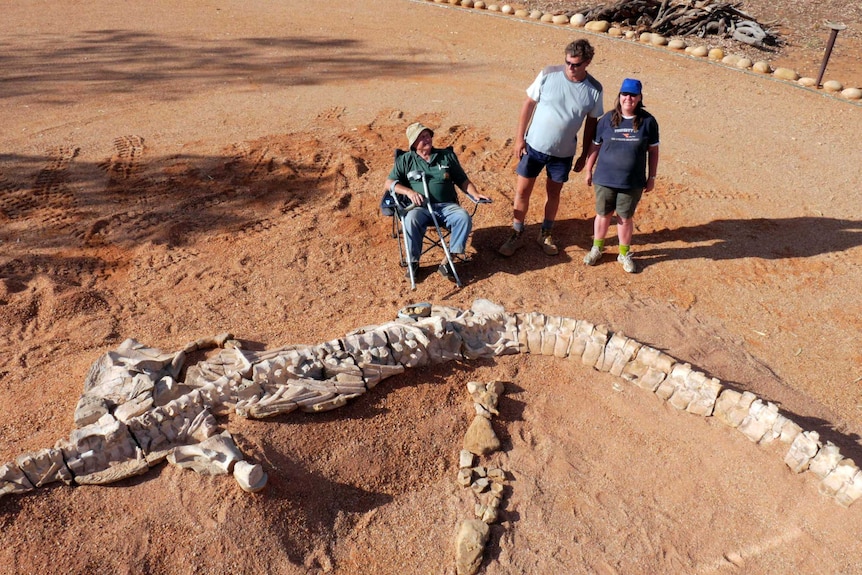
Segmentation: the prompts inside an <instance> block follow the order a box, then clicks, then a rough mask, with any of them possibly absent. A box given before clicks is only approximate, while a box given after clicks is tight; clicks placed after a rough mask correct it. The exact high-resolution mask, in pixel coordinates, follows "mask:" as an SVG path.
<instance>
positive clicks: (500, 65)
mask: <svg viewBox="0 0 862 575" xmlns="http://www.w3.org/2000/svg"><path fill="white" fill-rule="evenodd" d="M0 30H2V33H3V34H2V37H3V40H2V41H3V44H4V47H5V50H3V54H4V56H3V57H2V58H3V62H4V65H3V67H2V69H0V74H2V84H0V92H2V98H0V118H2V119H3V132H2V136H0V138H2V147H0V280H2V281H0V326H2V329H0V349H2V350H3V352H2V353H0V413H2V417H0V462H5V461H11V460H13V459H14V458H15V457H16V456H18V455H20V454H22V453H25V452H28V451H35V450H37V449H41V448H44V447H50V446H52V445H54V443H55V442H56V441H57V440H58V439H60V438H63V437H67V436H68V434H69V432H70V431H71V429H72V414H73V411H74V407H75V404H76V402H77V398H78V396H79V394H80V393H81V390H82V384H83V381H84V377H85V375H86V373H87V370H88V368H89V366H90V365H91V364H92V363H93V362H94V361H95V360H96V359H97V358H98V357H99V356H100V355H101V354H103V353H104V352H106V351H108V350H110V349H113V348H114V347H116V346H117V345H119V343H120V342H121V341H122V340H123V339H125V338H127V337H134V338H136V339H138V340H139V341H141V342H144V343H146V344H149V345H153V346H157V347H160V348H162V349H164V350H166V351H173V350H176V349H179V348H181V347H183V346H184V345H185V344H186V343H187V342H190V341H193V340H196V339H198V338H200V337H203V336H208V335H214V334H217V333H220V332H223V331H231V332H232V333H233V334H234V335H235V336H236V337H237V338H239V339H241V340H243V341H244V342H245V343H246V345H247V346H248V347H251V348H257V349H261V348H273V347H278V346H282V345H286V344H300V343H311V344H315V343H320V342H323V341H327V340H330V339H332V338H335V337H338V336H341V335H344V334H345V333H346V332H348V331H350V330H352V329H354V328H357V327H360V326H363V325H369V324H379V323H383V322H385V321H387V320H389V319H391V318H393V317H394V315H395V313H396V311H397V310H398V309H399V308H400V307H402V306H403V305H406V304H408V303H410V302H415V301H430V302H434V303H438V304H444V305H450V306H455V307H461V308H466V307H469V306H470V304H471V303H472V301H473V300H474V299H476V298H488V299H490V300H492V301H495V302H498V303H500V304H502V305H504V306H505V307H506V309H507V310H509V311H511V312H526V311H542V312H546V313H549V314H557V315H563V316H568V317H574V318H581V319H586V320H589V321H591V322H594V323H601V324H604V325H607V326H608V327H609V329H611V330H613V331H622V332H624V333H625V334H627V335H629V336H630V337H633V338H635V339H637V340H638V341H640V342H643V343H646V344H649V345H651V346H654V347H657V348H660V349H663V350H665V351H666V352H667V353H669V354H670V355H672V356H674V357H675V358H678V359H679V360H680V361H685V362H689V363H691V364H692V365H694V366H696V367H698V368H699V369H701V370H704V371H705V372H707V373H708V374H710V375H711V376H714V377H718V378H719V379H721V380H722V382H724V384H725V385H727V386H729V387H732V388H735V389H740V390H751V391H753V392H754V393H756V394H757V395H758V396H760V397H762V398H764V399H766V400H769V401H773V402H776V403H779V404H780V405H781V409H782V412H783V413H785V414H787V415H788V416H789V417H791V418H792V419H794V420H795V421H797V422H798V423H799V424H800V425H802V427H803V428H805V429H807V430H816V431H818V432H819V433H820V434H821V436H822V437H823V438H824V440H831V441H833V442H835V443H837V444H838V445H840V446H841V449H842V452H843V453H844V454H845V455H846V456H847V457H850V458H852V459H854V460H855V461H856V462H857V463H862V446H860V444H859V434H860V430H862V411H860V407H862V394H860V377H862V368H860V364H862V350H860V345H859V339H858V335H859V332H860V328H862V319H860V318H862V313H860V312H862V306H860V304H859V301H858V298H857V293H858V288H859V285H860V281H862V248H860V244H862V234H860V231H862V224H860V221H859V214H860V213H862V197H860V195H859V190H860V189H862V176H860V170H859V165H860V159H862V157H860V153H859V134H860V133H862V109H860V106H859V105H858V104H853V103H850V102H847V101H844V100H841V99H838V98H834V97H830V96H828V95H824V94H822V93H820V92H816V91H811V90H805V89H801V88H799V87H796V86H794V85H792V84H790V83H787V82H780V81H776V80H773V79H771V78H769V77H765V76H760V75H756V74H751V73H745V72H740V71H737V70H733V69H729V68H727V67H723V66H720V65H716V64H712V63H709V62H706V61H703V60H696V59H693V58H688V57H685V56H681V55H678V54H673V53H670V52H669V51H667V50H663V49H654V48H650V47H645V46H642V45H639V44H637V43H632V42H626V41H621V40H612V39H610V38H607V37H602V36H593V35H591V36H589V39H590V41H591V42H593V43H594V45H595V47H596V50H597V55H596V58H595V60H594V62H593V64H592V66H591V68H590V70H591V72H592V73H593V74H594V75H595V76H596V77H597V78H598V79H599V80H600V81H602V82H603V83H604V85H605V86H606V88H607V92H608V97H607V98H606V104H607V103H608V102H609V101H610V94H612V93H613V92H614V90H615V87H616V86H618V85H619V82H620V81H621V79H622V78H625V77H628V76H637V77H639V78H641V79H643V81H644V85H645V101H646V104H647V107H648V108H649V109H650V110H651V111H652V112H653V113H654V114H655V115H656V117H657V118H658V120H659V122H660V124H661V130H662V143H661V153H662V159H661V165H660V168H659V181H658V186H657V188H656V190H655V191H654V192H653V193H651V194H649V195H648V196H647V197H646V198H645V199H644V201H643V203H642V205H641V208H639V212H638V215H637V218H636V232H635V239H634V244H635V247H634V250H635V256H636V259H637V261H638V262H639V263H640V265H641V268H642V271H641V272H640V273H638V274H635V275H627V274H625V273H623V272H622V270H621V269H620V267H619V265H618V264H617V263H616V262H615V261H614V258H612V257H607V258H606V261H605V262H603V263H602V264H601V265H599V266H597V267H595V268H586V267H585V266H584V265H583V264H582V263H581V259H582V257H583V254H584V252H585V250H586V249H587V248H588V247H589V245H590V235H591V230H592V216H593V213H594V212H593V200H592V192H591V190H590V189H588V188H587V187H586V186H585V185H584V184H583V180H582V177H581V175H579V174H574V175H573V178H572V180H571V181H570V183H569V184H567V185H566V188H565V191H564V201H563V205H562V207H561V210H560V213H559V220H558V225H557V227H556V237H557V239H558V242H559V244H560V247H561V254H560V255H559V256H557V257H555V258H549V257H547V256H544V255H543V254H542V253H541V250H540V249H539V246H538V245H537V244H535V243H532V242H531V243H530V244H529V245H528V246H527V247H526V248H524V249H523V250H522V251H521V252H519V253H518V254H517V255H516V256H515V257H513V258H511V259H503V258H500V257H499V256H497V255H496V254H495V248H496V247H497V246H498V245H499V243H500V242H502V241H503V239H504V238H505V237H506V235H507V232H508V230H509V223H510V218H511V201H512V193H513V185H514V162H513V159H512V137H513V133H514V130H515V124H516V119H517V111H518V109H519V107H520V104H521V102H522V100H523V97H524V89H525V88H526V86H527V85H528V84H529V83H530V81H532V79H533V77H534V76H535V74H536V72H537V71H538V70H539V69H540V68H541V67H542V66H544V65H545V64H549V63H555V62H559V61H561V60H562V50H563V47H564V46H565V45H566V44H567V43H568V42H570V41H571V40H572V39H574V38H578V37H581V36H583V32H579V31H577V30H572V29H570V28H568V27H558V26H551V25H540V24H537V23H535V22H523V21H517V20H514V19H512V18H506V17H502V16H500V15H496V16H495V15H492V14H489V13H487V12H477V11H469V10H464V9H460V8H452V7H449V6H440V5H435V4H433V3H428V2H410V1H406V0H364V1H363V2H355V3H354V4H352V5H351V6H350V9H349V10H344V11H343V12H338V11H335V10H325V9H324V8H323V7H322V6H320V5H314V4H309V3H304V2H297V1H294V0H282V1H281V2H260V1H248V2H235V1H224V2H200V1H197V0H192V1H188V2H183V3H176V2H166V1H163V0H156V1H154V2H146V3H121V4H118V3H116V2H106V1H103V0H92V1H89V2H78V1H75V2H63V3H60V2H55V1H53V0H47V1H43V2H36V3H33V2H29V3H13V4H12V5H10V6H7V7H5V8H4V15H3V18H2V21H0ZM848 39H852V36H848ZM842 49H843V48H842ZM844 54H845V56H844V57H842V58H839V59H838V60H837V61H834V62H833V64H830V70H832V69H833V68H832V66H833V65H834V66H836V68H835V70H836V74H835V76H834V77H836V78H837V79H840V80H843V81H844V82H845V83H848V85H852V83H853V82H855V84H856V85H859V84H860V83H862V82H860V81H859V76H852V75H853V74H855V73H856V72H854V71H855V70H858V69H859V68H858V62H857V61H852V58H851V57H850V56H847V55H846V52H844ZM856 54H857V56H858V52H857V53H856ZM817 58H818V54H817V52H816V50H814V51H812V52H811V53H810V54H809V60H813V61H817ZM845 71H846V77H840V76H839V73H841V72H845ZM815 72H816V70H813V71H812V72H806V75H809V74H812V73H815ZM854 78H856V80H854ZM414 120H421V121H423V122H425V123H427V124H428V125H430V126H434V127H435V128H436V132H437V133H436V143H437V144H438V145H453V146H455V148H456V150H457V151H458V153H459V156H460V157H461V160H462V162H463V164H464V165H465V167H466V168H467V171H468V172H469V173H470V175H471V177H472V178H473V179H474V181H475V182H476V183H477V184H478V186H479V187H480V189H481V190H482V191H484V192H485V193H487V194H488V195H490V196H492V197H493V198H494V200H495V203H493V204H491V205H490V206H483V207H482V209H481V210H480V212H479V213H478V214H477V216H476V220H475V221H476V229H475V233H474V236H473V242H472V248H473V251H475V256H474V258H473V261H472V262H470V263H469V264H467V265H465V266H463V267H462V273H463V275H464V279H465V280H466V281H467V282H468V283H467V285H466V287H464V288H463V289H456V288H455V287H454V286H453V285H452V284H450V283H448V282H447V281H445V280H444V279H443V278H441V277H440V276H438V275H437V274H436V273H433V269H434V267H435V266H436V264H437V260H436V259H435V258H428V259H426V260H424V261H423V266H424V267H423V272H422V274H421V282H420V283H419V285H418V288H417V290H416V291H411V290H410V288H409V284H408V283H407V282H406V280H405V279H404V277H403V274H402V272H401V270H400V269H399V268H398V266H397V263H396V261H397V260H396V258H397V248H396V245H395V243H394V240H392V239H391V238H390V237H389V235H388V232H389V222H388V220H386V219H384V218H383V217H381V216H380V215H379V212H378V200H379V196H380V193H381V185H382V182H383V180H384V179H385V177H386V175H387V173H388V171H389V169H390V167H391V161H392V150H393V149H394V148H396V147H398V146H403V145H404V141H403V140H404V137H403V134H404V128H405V127H406V125H407V124H408V123H410V122H412V121H414ZM541 186H542V182H541V181H540V183H539V187H538V188H537V193H536V200H535V202H534V204H533V206H532V208H531V212H530V222H529V224H530V226H529V228H528V235H530V236H535V235H536V234H537V224H538V222H539V220H540V212H541V206H542V198H543V192H542V187H541ZM615 243H616V242H615V241H609V244H610V245H609V251H610V252H611V253H615V247H616V246H615ZM493 379H497V380H502V381H505V382H507V385H508V387H509V390H510V392H509V394H508V395H507V396H505V397H504V398H503V400H502V401H501V405H500V408H501V415H500V417H499V418H497V419H496V420H495V422H494V424H495V427H496V429H497V432H498V434H499V436H500V437H501V439H502V440H503V444H504V449H503V451H502V452H500V453H498V454H497V455H496V456H495V457H494V458H493V463H495V464H497V465H500V466H501V467H503V468H504V469H505V470H506V471H507V472H508V474H509V476H510V478H511V481H510V483H509V490H508V492H507V496H506V499H505V500H504V504H503V509H502V513H501V521H500V522H499V524H496V525H494V526H493V529H492V532H491V540H490V542H489V544H488V547H487V549H486V553H485V559H484V562H483V565H482V568H481V569H482V572H483V573H487V574H504V573H505V574H515V573H518V574H521V573H530V574H559V573H600V574H611V573H620V574H632V573H699V574H712V573H746V574H749V573H751V574H758V573H764V574H766V573H791V572H796V573H807V574H808V573H824V574H825V573H829V574H834V573H848V574H849V573H860V572H862V568H860V567H859V565H858V562H859V557H860V543H859V542H860V540H862V504H859V503H857V504H856V505H854V506H852V507H850V508H849V509H844V508H841V507H840V506H838V505H837V504H835V503H834V502H833V501H832V500H831V499H828V498H826V497H824V496H821V495H820V494H819V493H818V490H817V481H816V480H815V478H813V477H811V476H810V474H801V475H794V474H793V473H792V472H790V471H789V469H788V468H787V467H786V466H785V464H784V463H783V461H782V459H783V455H784V452H785V451H786V446H785V445H783V444H780V445H768V446H761V445H755V444H752V443H751V442H750V441H749V440H748V439H746V438H745V437H744V436H743V435H742V434H740V433H739V432H737V431H735V430H732V429H729V428H727V427H725V426H724V425H722V424H720V423H719V422H717V421H714V420H712V419H711V418H701V417H698V416H693V415H689V414H687V413H682V412H679V411H677V410H675V409H674V408H673V407H671V406H669V405H667V404H665V403H663V402H661V401H659V400H658V399H657V398H656V397H654V396H652V395H650V394H649V393H647V392H645V391H643V390H641V389H639V388H636V387H632V386H630V385H628V384H623V385H619V383H620V381H619V380H617V379H616V378H613V377H612V376H609V375H607V374H600V373H598V372H595V371H593V370H591V369H588V368H585V367H583V366H581V365H579V364H576V363H574V362H569V361H564V360H555V359H553V358H547V357H536V356H532V357H531V356H527V355H521V356H508V357H504V358H500V359H498V360H496V361H480V362H472V363H466V362H464V363H454V364H446V365H442V366H438V367H434V368H427V369H417V370H413V371H410V372H408V373H406V374H404V375H403V376H399V377H395V378H391V379H389V380H386V381H385V382H383V383H382V384H381V385H379V386H378V387H376V388H375V389H373V390H372V391H370V392H369V393H367V394H366V395H365V396H363V397H361V398H358V399H356V400H354V401H353V402H352V403H350V404H349V405H348V406H346V407H344V408H341V409H338V410H335V411H332V412H327V413H325V414H319V415H308V414H297V413H293V414H289V415H286V416H283V417H277V418H274V419H272V420H267V421H248V420H244V419H242V418H240V417H237V416H230V417H223V418H222V419H221V420H220V423H221V424H222V425H223V426H224V427H225V428H226V429H228V430H230V432H231V433H232V434H233V435H234V437H235V438H236V441H237V443H238V445H239V446H240V448H241V449H242V450H243V451H244V453H246V454H247V455H248V458H249V459H250V460H251V461H255V462H259V463H261V464H263V466H264V467H265V469H266V471H267V472H268V474H269V478H270V479H269V484H268V486H267V488H266V489H265V490H264V491H263V492H261V493H259V494H256V495H248V494H246V493H244V492H242V491H240V489H239V488H238V487H237V485H236V484H235V482H234V481H233V480H232V479H231V478H229V477H215V478H213V477H200V476H198V475H196V474H194V473H192V472H189V471H182V470H179V469H177V468H174V467H171V466H167V465H163V466H160V467H157V468H155V469H153V470H151V471H150V472H149V473H148V474H146V475H143V476H140V477H138V478H135V479H133V480H127V481H122V482H119V483H116V484H112V485H109V486H104V487H80V488H70V487H66V486H64V485H57V486H53V487H50V488H46V489H41V490H38V491H36V492H34V493H31V494H27V495H23V496H9V497H4V498H2V499H0V532H2V534H3V536H2V542H3V543H2V545H0V573H3V574H7V573H8V574H12V573H15V574H17V573H40V574H44V573H134V574H138V573H152V574H156V573H158V574H173V573H183V574H184V573H282V574H287V573H338V574H375V575H381V574H395V573H398V574H403V573H442V574H451V573H454V566H453V565H454V562H453V555H454V550H453V549H454V548H453V544H452V539H453V534H454V532H455V528H456V526H457V524H458V522H459V521H460V520H462V519H464V518H467V517H470V516H471V515H472V499H471V496H470V495H469V493H468V492H467V491H465V490H463V489H461V488H460V487H458V486H457V485H456V483H455V476H456V472H457V462H458V459H457V454H458V450H459V449H460V442H461V439H462V437H463V434H464V432H465V430H466V428H467V425H468V423H469V420H470V413H471V406H470V403H469V398H468V395H467V392H466V383H467V382H468V381H471V380H472V381H490V380H493ZM615 384H618V385H615Z"/></svg>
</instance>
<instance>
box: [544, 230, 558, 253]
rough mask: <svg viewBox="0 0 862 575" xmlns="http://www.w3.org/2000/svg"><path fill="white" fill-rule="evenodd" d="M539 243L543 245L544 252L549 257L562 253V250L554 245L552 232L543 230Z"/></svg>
mask: <svg viewBox="0 0 862 575" xmlns="http://www.w3.org/2000/svg"><path fill="white" fill-rule="evenodd" d="M539 243H540V244H542V251H543V252H545V253H546V254H547V255H549V256H555V255H557V254H558V253H560V250H558V249H557V246H556V245H555V244H554V238H552V237H551V230H542V233H541V235H540V236H539Z"/></svg>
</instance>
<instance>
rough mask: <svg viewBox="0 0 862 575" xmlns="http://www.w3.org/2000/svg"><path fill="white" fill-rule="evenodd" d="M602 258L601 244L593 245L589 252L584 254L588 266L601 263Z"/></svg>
mask: <svg viewBox="0 0 862 575" xmlns="http://www.w3.org/2000/svg"><path fill="white" fill-rule="evenodd" d="M600 259H602V250H600V249H599V246H593V247H592V248H591V249H590V251H589V253H587V255H585V256H584V263H585V264H587V265H588V266H594V265H596V264H597V263H599V260H600Z"/></svg>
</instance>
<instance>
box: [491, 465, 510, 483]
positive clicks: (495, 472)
mask: <svg viewBox="0 0 862 575" xmlns="http://www.w3.org/2000/svg"><path fill="white" fill-rule="evenodd" d="M488 479H490V480H491V481H496V482H503V481H505V480H506V472H505V471H503V470H502V469H500V468H499V467H492V468H491V469H489V470H488Z"/></svg>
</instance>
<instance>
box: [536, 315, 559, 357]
mask: <svg viewBox="0 0 862 575" xmlns="http://www.w3.org/2000/svg"><path fill="white" fill-rule="evenodd" d="M561 323H562V318H560V317H557V316H552V315H549V316H546V317H545V327H544V329H543V330H542V332H541V339H542V343H541V348H540V353H541V354H542V355H550V356H554V355H556V353H555V351H556V349H557V336H558V335H559V333H560V325H561Z"/></svg>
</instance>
